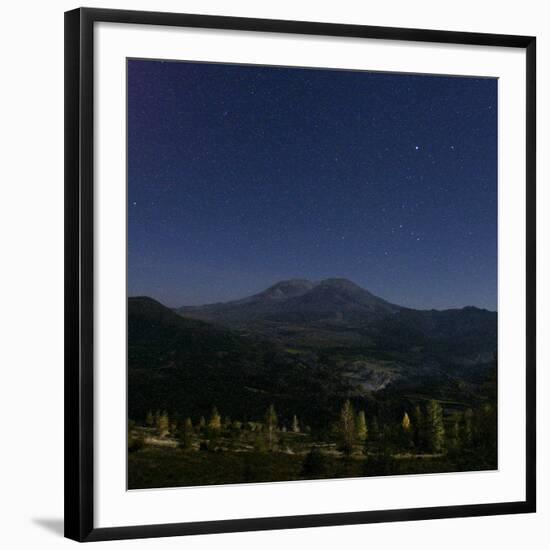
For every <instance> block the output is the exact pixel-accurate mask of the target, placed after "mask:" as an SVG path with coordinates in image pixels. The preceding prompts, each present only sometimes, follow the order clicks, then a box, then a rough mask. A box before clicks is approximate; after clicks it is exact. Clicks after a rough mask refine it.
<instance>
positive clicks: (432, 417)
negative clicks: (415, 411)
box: [426, 399, 445, 453]
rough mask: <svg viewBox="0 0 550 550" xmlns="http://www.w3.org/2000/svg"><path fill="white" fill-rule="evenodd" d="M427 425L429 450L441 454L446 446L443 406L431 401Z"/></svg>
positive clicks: (428, 407) (427, 410) (428, 408)
mask: <svg viewBox="0 0 550 550" xmlns="http://www.w3.org/2000/svg"><path fill="white" fill-rule="evenodd" d="M426 425H427V430H428V432H427V435H428V448H429V449H430V451H431V452H433V453H440V452H441V451H442V450H443V447H444V445H445V427H444V426H443V409H442V408H441V405H440V404H439V403H438V402H437V401H435V400H433V399H432V400H431V401H430V402H429V403H428V406H427V408H426Z"/></svg>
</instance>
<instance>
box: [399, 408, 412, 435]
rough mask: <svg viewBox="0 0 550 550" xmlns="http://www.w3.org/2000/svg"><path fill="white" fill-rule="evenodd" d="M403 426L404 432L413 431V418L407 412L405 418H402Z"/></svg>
mask: <svg viewBox="0 0 550 550" xmlns="http://www.w3.org/2000/svg"><path fill="white" fill-rule="evenodd" d="M401 428H403V431H404V432H410V431H411V419H410V418H409V415H408V414H407V413H405V414H404V415H403V420H401Z"/></svg>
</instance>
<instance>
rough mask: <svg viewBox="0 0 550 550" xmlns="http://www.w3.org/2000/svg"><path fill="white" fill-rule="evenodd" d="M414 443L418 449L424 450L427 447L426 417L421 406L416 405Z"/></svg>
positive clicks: (413, 423) (414, 412)
mask: <svg viewBox="0 0 550 550" xmlns="http://www.w3.org/2000/svg"><path fill="white" fill-rule="evenodd" d="M412 425H413V441H414V445H415V446H416V447H417V448H418V449H423V448H424V447H425V446H426V433H425V423H424V415H423V414H422V409H421V408H420V405H416V407H415V408H414V411H413V422H412Z"/></svg>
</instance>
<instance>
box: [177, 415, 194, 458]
mask: <svg viewBox="0 0 550 550" xmlns="http://www.w3.org/2000/svg"><path fill="white" fill-rule="evenodd" d="M178 435H179V440H180V447H181V448H183V449H185V450H186V451H188V450H190V449H192V448H193V422H192V421H191V419H190V418H186V419H185V421H184V422H181V423H180V426H179V430H178Z"/></svg>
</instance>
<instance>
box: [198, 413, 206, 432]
mask: <svg viewBox="0 0 550 550" xmlns="http://www.w3.org/2000/svg"><path fill="white" fill-rule="evenodd" d="M205 428H206V419H205V418H204V416H201V417H200V419H199V432H203V431H204V429H205Z"/></svg>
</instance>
